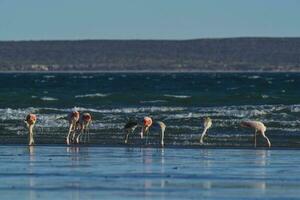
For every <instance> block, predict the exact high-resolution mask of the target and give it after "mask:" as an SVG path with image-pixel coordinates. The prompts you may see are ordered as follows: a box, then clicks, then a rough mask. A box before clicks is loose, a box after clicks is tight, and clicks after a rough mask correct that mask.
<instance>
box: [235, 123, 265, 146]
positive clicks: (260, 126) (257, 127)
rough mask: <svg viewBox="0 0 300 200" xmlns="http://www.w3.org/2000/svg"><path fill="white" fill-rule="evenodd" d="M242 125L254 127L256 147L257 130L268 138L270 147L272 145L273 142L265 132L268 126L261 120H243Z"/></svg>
mask: <svg viewBox="0 0 300 200" xmlns="http://www.w3.org/2000/svg"><path fill="white" fill-rule="evenodd" d="M241 126H242V127H246V128H252V129H254V130H255V132H254V147H255V148H256V133H257V132H259V133H260V134H261V135H262V136H263V137H264V138H265V139H266V140H267V143H268V146H269V148H270V147H271V142H270V140H269V138H268V137H267V136H266V134H265V132H266V130H267V128H266V126H265V125H264V124H263V123H262V122H260V121H242V122H241Z"/></svg>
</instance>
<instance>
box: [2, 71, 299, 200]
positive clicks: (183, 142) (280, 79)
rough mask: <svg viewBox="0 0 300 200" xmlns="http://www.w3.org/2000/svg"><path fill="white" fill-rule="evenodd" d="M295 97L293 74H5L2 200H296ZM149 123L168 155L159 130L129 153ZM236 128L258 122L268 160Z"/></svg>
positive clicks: (248, 134)
mask: <svg viewBox="0 0 300 200" xmlns="http://www.w3.org/2000/svg"><path fill="white" fill-rule="evenodd" d="M299 85H300V74H299V73H180V74H179V73H178V74H177V73H162V74H158V73H153V74H151V73H150V74H149V73H145V74H143V73H66V74H63V73H62V74H59V73H57V74H55V73H54V74H53V73H51V74H46V73H35V74H34V73H7V74H0V111H1V115H0V196H1V199H30V200H35V199H212V200H215V199H222V200H223V199H228V200H234V199H237V200H238V199H245V200H248V199H274V200H275V199H276V200H279V199H280V200H282V199H298V198H299V195H300V192H299V186H300V182H299V180H300V176H299V174H300V171H299V167H298V166H299V164H300V163H299V162H300V161H299V159H298V158H299V150H298V149H299V146H300V137H299V134H300V121H299V117H300V103H299V102H300V90H299ZM73 109H76V110H79V111H80V112H90V113H91V114H92V117H93V123H92V125H91V130H90V138H91V140H90V141H89V143H86V144H81V145H71V146H67V145H65V144H64V142H65V137H66V134H67V129H68V122H67V120H66V118H65V117H66V116H67V114H68V113H69V112H70V111H71V110H73ZM29 112H33V113H35V114H37V117H38V120H37V124H36V127H35V129H34V132H35V138H36V143H37V146H32V147H28V146H26V144H27V142H28V141H27V130H26V127H25V125H24V119H25V117H26V115H27V114H28V113H29ZM144 116H151V117H153V119H154V120H155V121H156V120H160V121H163V122H165V123H166V125H167V129H166V132H165V135H166V137H165V147H166V148H159V130H158V129H156V128H155V127H153V128H151V130H150V135H149V136H147V137H146V138H145V139H140V138H139V135H138V132H139V131H140V130H139V129H140V127H139V128H138V130H136V132H135V133H133V134H132V135H131V136H130V139H129V144H124V142H123V140H124V132H123V130H122V129H123V127H124V125H125V123H126V122H127V121H128V120H129V119H134V120H137V121H139V122H140V121H142V119H143V117H144ZM206 116H209V117H211V118H212V120H213V126H212V128H211V129H210V130H209V132H208V136H207V137H206V138H205V139H204V142H205V144H204V145H200V144H199V137H200V134H201V132H202V130H203V127H202V124H203V117H206ZM241 120H260V121H262V122H264V123H265V125H266V126H267V132H266V134H267V135H268V137H269V138H270V140H271V142H272V148H270V149H269V148H267V147H266V143H265V141H264V140H263V139H262V138H260V137H258V148H257V149H254V148H253V130H248V129H244V128H241V127H240V125H239V124H240V122H241Z"/></svg>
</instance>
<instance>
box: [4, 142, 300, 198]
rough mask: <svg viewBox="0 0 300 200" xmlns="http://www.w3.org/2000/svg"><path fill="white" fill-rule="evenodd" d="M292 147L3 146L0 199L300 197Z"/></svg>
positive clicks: (299, 171)
mask: <svg viewBox="0 0 300 200" xmlns="http://www.w3.org/2000/svg"><path fill="white" fill-rule="evenodd" d="M299 154H300V152H299V151H297V150H245V149H244V150H243V149H172V148H168V149H153V148H112V147H65V146H35V147H30V148H29V147H27V146H0V162H1V163H0V195H1V199H31V200H34V199H108V198H109V199H228V200H232V199H298V198H299V195H300V191H299V186H300V182H299V180H300V177H299V174H300V168H299V165H300V160H299V159H298V158H299Z"/></svg>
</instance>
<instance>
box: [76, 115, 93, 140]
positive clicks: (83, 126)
mask: <svg viewBox="0 0 300 200" xmlns="http://www.w3.org/2000/svg"><path fill="white" fill-rule="evenodd" d="M91 122H92V116H91V114H90V113H83V114H82V115H81V116H80V118H79V121H78V125H79V130H80V133H79V135H78V136H77V138H76V141H77V143H78V144H79V142H80V137H82V134H84V142H85V140H86V136H87V138H88V141H89V140H90V135H89V134H90V131H89V126H90V124H91Z"/></svg>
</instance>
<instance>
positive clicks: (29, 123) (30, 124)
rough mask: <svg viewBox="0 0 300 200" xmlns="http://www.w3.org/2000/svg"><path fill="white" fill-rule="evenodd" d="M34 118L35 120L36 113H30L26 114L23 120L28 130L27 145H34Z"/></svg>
mask: <svg viewBox="0 0 300 200" xmlns="http://www.w3.org/2000/svg"><path fill="white" fill-rule="evenodd" d="M36 120H37V117H36V115H35V114H32V113H30V114H28V115H27V116H26V119H25V121H24V122H25V123H26V125H27V127H28V132H29V143H28V145H29V146H32V145H34V139H33V127H34V125H35V123H36Z"/></svg>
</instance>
